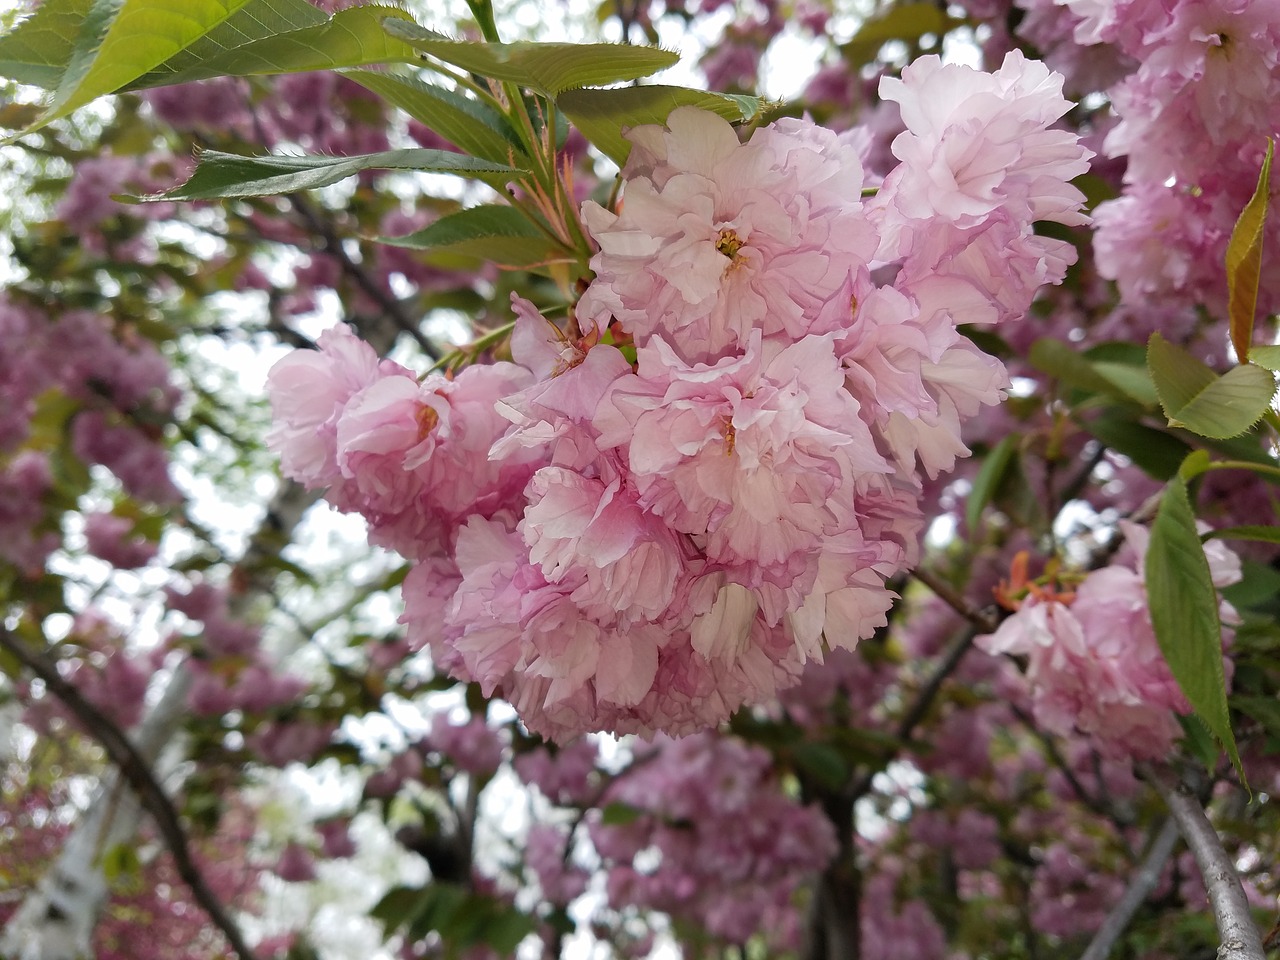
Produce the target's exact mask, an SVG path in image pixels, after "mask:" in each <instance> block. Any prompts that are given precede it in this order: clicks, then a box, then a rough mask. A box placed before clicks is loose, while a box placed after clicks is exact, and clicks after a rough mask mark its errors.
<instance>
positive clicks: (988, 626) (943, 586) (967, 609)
mask: <svg viewBox="0 0 1280 960" xmlns="http://www.w3.org/2000/svg"><path fill="white" fill-rule="evenodd" d="M911 575H912V576H913V577H915V578H916V579H917V580H919V581H920V582H921V583H923V584H924V585H925V586H926V587H928V588H929V589H930V590H932V591H933V592H934V594H936V595H937V597H938V599H939V600H941V601H942V602H943V603H945V604H946V605H947V606H949V607H950V608H951V609H952V610H954V611H955V612H956V613H958V614H960V616H962V617H964V618H965V619H966V620H968V621H969V622H970V623H971V624H973V626H974V628H975V629H977V631H978V632H979V633H992V632H993V631H994V630H995V629H996V627H998V626H1000V622H999V620H998V619H997V618H996V617H993V616H992V615H991V614H989V613H985V612H983V611H982V610H979V609H978V608H977V607H975V606H974V605H973V604H971V603H970V602H969V601H968V600H966V599H965V598H964V597H963V596H961V595H960V594H959V593H958V592H957V591H956V589H955V588H954V587H952V586H951V584H949V583H947V582H946V581H945V580H943V579H942V578H941V577H940V576H938V575H937V574H936V573H934V572H933V571H932V570H929V569H928V568H926V567H916V568H915V569H914V570H912V571H911Z"/></svg>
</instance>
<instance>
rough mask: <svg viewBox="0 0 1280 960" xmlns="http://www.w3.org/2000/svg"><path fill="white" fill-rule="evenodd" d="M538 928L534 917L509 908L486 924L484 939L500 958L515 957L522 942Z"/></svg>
mask: <svg viewBox="0 0 1280 960" xmlns="http://www.w3.org/2000/svg"><path fill="white" fill-rule="evenodd" d="M537 926H538V925H537V923H536V922H535V921H534V919H533V918H532V917H530V916H528V915H527V914H523V913H520V912H519V911H518V910H514V909H510V908H508V909H506V910H504V911H502V912H501V913H499V914H498V915H497V916H496V917H492V918H490V919H489V921H488V922H487V923H486V924H485V927H484V939H485V942H486V943H487V944H489V946H491V947H492V948H493V949H494V950H495V951H496V952H497V953H498V955H499V956H502V957H514V956H515V955H516V947H518V946H519V945H520V941H521V940H523V939H524V938H525V937H527V936H528V935H529V934H531V933H533V931H534V930H536V929H537Z"/></svg>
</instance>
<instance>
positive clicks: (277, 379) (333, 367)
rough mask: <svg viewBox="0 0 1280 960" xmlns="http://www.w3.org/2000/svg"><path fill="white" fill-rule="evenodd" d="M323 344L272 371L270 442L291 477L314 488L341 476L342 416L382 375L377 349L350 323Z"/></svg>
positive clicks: (269, 385)
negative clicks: (357, 395) (338, 444)
mask: <svg viewBox="0 0 1280 960" xmlns="http://www.w3.org/2000/svg"><path fill="white" fill-rule="evenodd" d="M317 346H318V347H319V350H318V351H306V350H295V351H294V352H293V353H290V354H288V355H287V356H285V357H284V358H282V359H281V360H279V361H277V362H276V364H275V366H273V367H272V368H271V370H270V372H269V373H268V374H267V396H268V397H269V398H270V400H271V413H272V417H273V419H274V420H275V425H274V426H273V427H272V428H271V430H270V431H268V433H267V446H268V447H269V448H270V449H271V450H272V451H274V452H275V453H276V454H278V455H279V457H280V468H281V469H282V470H283V471H284V474H285V476H287V477H290V478H291V479H294V480H297V481H298V482H300V483H302V484H305V485H306V486H308V487H312V488H315V487H327V486H329V485H330V484H332V483H335V482H336V481H337V480H338V479H339V477H340V475H341V474H340V471H339V469H338V464H337V458H336V449H335V443H336V432H337V419H338V416H339V415H340V414H341V412H342V410H343V407H344V406H345V405H346V403H347V401H348V400H350V399H351V397H352V396H353V395H354V394H355V393H357V392H358V391H360V390H363V389H364V388H365V387H367V386H369V385H370V384H372V383H373V382H374V381H375V380H376V379H377V378H378V356H377V354H375V353H374V352H373V348H372V347H370V346H369V345H368V344H367V343H365V342H364V341H363V340H359V339H357V338H356V336H355V334H353V333H352V332H351V331H350V330H349V329H348V328H347V327H346V326H342V325H339V326H336V327H332V328H330V329H329V330H326V331H325V332H324V333H322V334H321V335H320V339H319V340H318V341H317ZM406 373H407V371H406Z"/></svg>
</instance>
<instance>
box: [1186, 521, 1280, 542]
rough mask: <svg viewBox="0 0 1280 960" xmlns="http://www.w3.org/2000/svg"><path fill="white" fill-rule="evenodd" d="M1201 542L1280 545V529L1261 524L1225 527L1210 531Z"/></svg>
mask: <svg viewBox="0 0 1280 960" xmlns="http://www.w3.org/2000/svg"><path fill="white" fill-rule="evenodd" d="M1200 539H1201V540H1255V541H1258V542H1261V543H1280V527H1272V526H1267V525H1265V524H1261V523H1246V524H1242V525H1241V526H1238V527H1223V528H1222V529H1220V530H1210V531H1209V532H1208V533H1205V534H1202V535H1201V536H1200Z"/></svg>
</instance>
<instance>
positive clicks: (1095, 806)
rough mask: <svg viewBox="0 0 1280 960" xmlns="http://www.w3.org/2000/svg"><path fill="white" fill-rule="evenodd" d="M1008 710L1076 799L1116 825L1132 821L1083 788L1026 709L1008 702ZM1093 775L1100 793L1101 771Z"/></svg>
mask: <svg viewBox="0 0 1280 960" xmlns="http://www.w3.org/2000/svg"><path fill="white" fill-rule="evenodd" d="M1009 710H1010V712H1011V713H1012V714H1013V715H1014V716H1015V717H1017V718H1018V720H1019V721H1020V722H1021V723H1022V724H1023V725H1024V726H1025V727H1026V728H1027V729H1028V730H1030V731H1031V733H1032V735H1033V736H1034V737H1035V738H1036V739H1037V740H1039V741H1040V746H1042V747H1043V748H1044V752H1045V753H1046V754H1047V755H1048V757H1049V760H1050V762H1051V763H1053V765H1054V767H1055V768H1056V769H1057V770H1058V772H1059V773H1061V774H1062V777H1063V779H1064V780H1066V781H1067V786H1069V787H1070V788H1071V792H1072V793H1074V794H1075V795H1076V799H1077V800H1079V801H1080V802H1081V803H1082V804H1084V805H1085V806H1086V807H1088V808H1089V809H1090V810H1092V811H1093V812H1094V813H1096V814H1099V815H1101V816H1104V817H1106V818H1107V819H1109V820H1111V821H1112V822H1114V823H1115V824H1116V826H1119V827H1125V826H1128V825H1129V824H1130V823H1131V822H1132V818H1131V817H1130V818H1125V817H1122V816H1121V815H1120V813H1119V811H1117V810H1116V809H1115V807H1114V805H1112V804H1111V803H1110V802H1109V800H1108V798H1105V797H1102V796H1096V797H1095V796H1094V795H1093V794H1091V793H1090V792H1089V791H1088V790H1087V789H1086V788H1085V785H1084V784H1083V783H1081V782H1080V778H1079V777H1077V776H1076V774H1075V771H1074V770H1072V769H1071V766H1070V764H1068V763H1067V758H1066V757H1064V756H1063V755H1062V751H1061V750H1059V749H1058V744H1057V741H1055V740H1054V739H1053V737H1052V736H1050V735H1049V734H1047V733H1045V732H1044V731H1043V730H1041V729H1040V727H1039V726H1038V725H1037V724H1036V721H1035V718H1034V717H1033V716H1031V714H1029V713H1027V711H1026V710H1023V709H1022V708H1021V707H1020V706H1018V705H1017V704H1016V703H1011V704H1009ZM1094 777H1095V779H1096V780H1097V783H1098V788H1099V792H1100V793H1101V790H1102V773H1101V771H1100V770H1095V771H1094ZM1130 859H1133V855H1132V854H1130Z"/></svg>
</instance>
